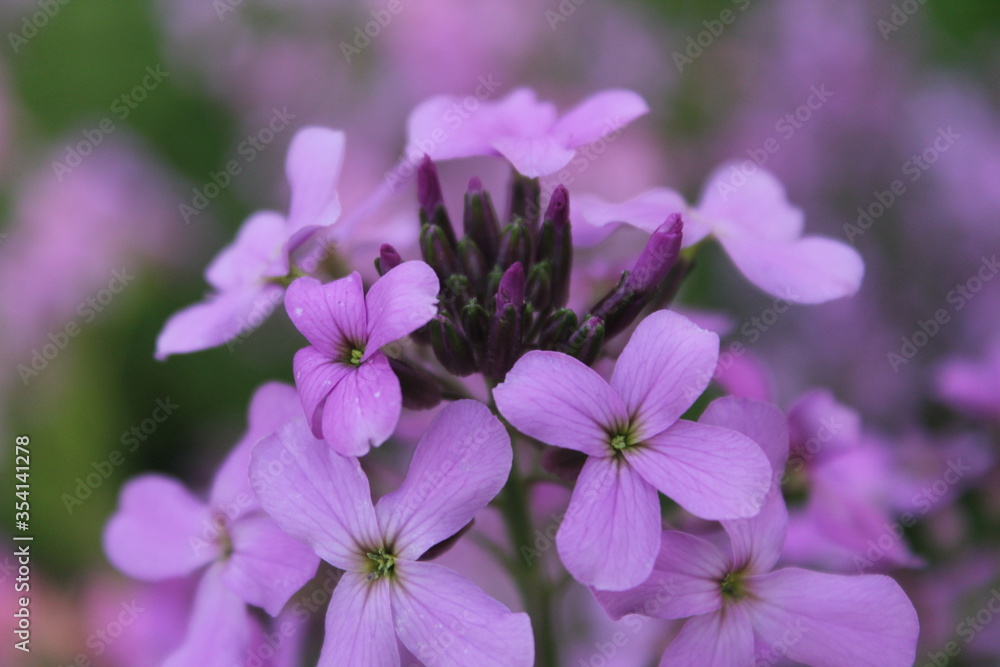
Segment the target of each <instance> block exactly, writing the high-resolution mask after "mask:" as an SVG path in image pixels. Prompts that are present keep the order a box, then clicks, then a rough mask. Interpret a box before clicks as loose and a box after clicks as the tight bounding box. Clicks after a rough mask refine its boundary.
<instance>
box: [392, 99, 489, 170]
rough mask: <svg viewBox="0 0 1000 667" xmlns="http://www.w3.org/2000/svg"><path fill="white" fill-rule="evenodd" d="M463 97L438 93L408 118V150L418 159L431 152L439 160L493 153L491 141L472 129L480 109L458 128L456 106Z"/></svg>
mask: <svg viewBox="0 0 1000 667" xmlns="http://www.w3.org/2000/svg"><path fill="white" fill-rule="evenodd" d="M461 103H462V100H461V98H459V97H456V96H454V95H438V96H435V97H431V98H428V99H426V100H424V101H423V102H421V103H420V104H418V105H417V106H416V107H414V109H413V111H412V112H410V117H409V118H408V119H407V121H406V134H407V138H408V140H407V148H406V154H407V156H408V157H409V158H410V160H411V161H413V162H416V161H417V159H419V157H420V155H422V154H427V155H429V156H430V157H432V158H433V159H435V160H450V159H453V158H461V157H470V156H473V155H489V154H491V153H492V152H493V151H492V148H491V147H490V144H489V142H488V141H487V140H486V139H485V138H484V137H482V136H480V135H479V134H478V133H476V132H474V131H471V130H473V129H474V128H473V126H474V125H475V123H476V118H477V117H478V113H477V115H475V116H472V117H471V118H467V119H464V122H463V123H462V124H461V125H460V126H459V127H458V128H454V121H453V120H452V119H451V116H453V115H454V111H453V109H454V107H455V105H456V104H461Z"/></svg>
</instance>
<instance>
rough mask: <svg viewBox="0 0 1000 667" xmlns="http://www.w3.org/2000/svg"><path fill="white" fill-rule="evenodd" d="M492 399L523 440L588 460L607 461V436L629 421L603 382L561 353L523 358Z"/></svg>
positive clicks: (609, 451)
mask: <svg viewBox="0 0 1000 667" xmlns="http://www.w3.org/2000/svg"><path fill="white" fill-rule="evenodd" d="M493 397H494V399H495V400H496V403H497V407H498V408H499V410H500V413H501V414H503V416H504V417H505V418H506V419H507V420H508V421H509V422H510V423H511V424H513V425H514V427H515V428H517V430H519V431H521V432H522V433H524V434H525V435H529V436H531V437H532V438H535V439H537V440H541V441H542V442H544V443H547V444H550V445H555V446H557V447H564V448H566V449H574V450H576V451H578V452H583V453H585V454H589V455H591V456H610V455H611V453H612V451H613V450H612V449H611V447H610V445H609V436H608V430H609V429H612V428H615V427H617V426H623V425H624V424H626V423H627V421H628V412H627V411H626V410H625V405H624V404H623V403H622V401H621V399H620V398H618V396H617V395H616V394H615V392H614V391H613V390H612V389H611V387H610V386H609V385H608V383H607V382H605V381H604V378H602V377H601V376H600V375H598V374H597V371H595V370H593V369H591V368H588V367H587V366H586V364H583V363H582V362H580V361H579V360H577V359H574V358H573V357H570V356H569V355H566V354H562V353H561V352H543V351H537V350H536V351H532V352H529V353H528V354H526V355H524V356H523V357H521V358H520V359H519V360H518V361H517V363H516V364H514V367H513V368H512V369H511V370H510V371H509V372H508V373H507V377H506V379H505V380H504V381H503V382H502V383H501V384H500V385H499V386H497V388H496V389H494V391H493Z"/></svg>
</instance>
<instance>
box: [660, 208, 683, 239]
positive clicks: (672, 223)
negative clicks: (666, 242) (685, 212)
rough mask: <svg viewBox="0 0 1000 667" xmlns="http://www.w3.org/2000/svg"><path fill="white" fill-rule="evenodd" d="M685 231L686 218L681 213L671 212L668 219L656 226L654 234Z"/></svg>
mask: <svg viewBox="0 0 1000 667" xmlns="http://www.w3.org/2000/svg"><path fill="white" fill-rule="evenodd" d="M682 231H684V219H683V218H682V217H681V214H680V213H671V214H670V217H668V218H667V221H666V222H664V223H663V224H662V225H660V226H659V227H657V228H656V231H655V232H654V234H680V233H681V232H682Z"/></svg>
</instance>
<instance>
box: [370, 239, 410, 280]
mask: <svg viewBox="0 0 1000 667" xmlns="http://www.w3.org/2000/svg"><path fill="white" fill-rule="evenodd" d="M402 263H403V258H402V257H401V256H400V254H399V252H397V251H396V249H395V248H393V247H392V246H391V245H389V244H388V243H383V244H382V247H380V248H379V249H378V257H377V258H376V259H375V270H376V271H378V274H379V275H380V276H384V275H385V274H387V273H389V272H390V271H392V270H393V269H394V268H396V267H397V266H399V265H400V264H402Z"/></svg>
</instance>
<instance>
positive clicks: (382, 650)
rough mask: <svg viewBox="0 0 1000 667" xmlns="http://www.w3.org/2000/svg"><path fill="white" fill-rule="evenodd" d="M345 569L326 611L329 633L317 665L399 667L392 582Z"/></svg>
mask: <svg viewBox="0 0 1000 667" xmlns="http://www.w3.org/2000/svg"><path fill="white" fill-rule="evenodd" d="M366 576H367V575H365V574H364V573H361V572H345V573H344V576H343V577H341V579H340V581H339V582H338V583H337V588H335V589H334V591H333V595H332V596H331V597H330V606H329V607H328V608H327V611H326V635H325V636H324V638H323V651H322V653H321V654H320V657H319V663H317V667H359V666H360V665H365V667H369V665H370V666H371V667H399V649H398V648H397V645H396V635H395V633H394V632H393V618H392V617H393V613H392V599H391V592H392V591H391V589H392V587H393V586H392V582H391V580H389V579H386V578H382V579H378V580H375V581H368V580H367V579H366Z"/></svg>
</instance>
